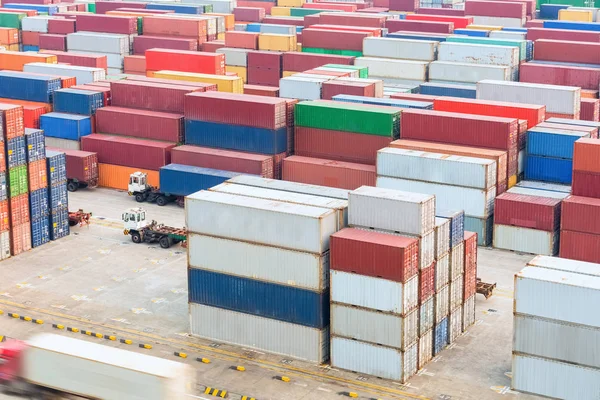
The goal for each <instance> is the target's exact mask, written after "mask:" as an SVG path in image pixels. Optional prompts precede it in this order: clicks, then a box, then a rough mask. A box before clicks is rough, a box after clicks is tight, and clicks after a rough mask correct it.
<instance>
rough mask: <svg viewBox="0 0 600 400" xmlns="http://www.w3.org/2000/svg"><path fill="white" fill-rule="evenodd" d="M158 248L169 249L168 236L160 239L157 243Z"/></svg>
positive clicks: (169, 239)
mask: <svg viewBox="0 0 600 400" xmlns="http://www.w3.org/2000/svg"><path fill="white" fill-rule="evenodd" d="M158 243H159V244H160V247H162V248H163V249H168V248H169V247H171V243H172V242H171V238H170V237H168V236H163V237H161V238H160V240H159V242H158Z"/></svg>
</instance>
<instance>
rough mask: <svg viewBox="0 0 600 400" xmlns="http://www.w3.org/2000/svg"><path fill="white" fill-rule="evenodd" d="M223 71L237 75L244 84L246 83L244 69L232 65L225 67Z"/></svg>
mask: <svg viewBox="0 0 600 400" xmlns="http://www.w3.org/2000/svg"><path fill="white" fill-rule="evenodd" d="M225 71H227V72H230V73H234V74H237V76H239V77H240V78H242V80H243V81H244V83H246V82H248V72H247V70H246V67H236V66H232V65H226V66H225Z"/></svg>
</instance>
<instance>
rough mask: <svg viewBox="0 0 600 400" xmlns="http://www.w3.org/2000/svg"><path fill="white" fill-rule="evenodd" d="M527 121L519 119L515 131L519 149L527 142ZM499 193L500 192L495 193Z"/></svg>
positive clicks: (522, 148) (523, 147)
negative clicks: (516, 130) (517, 127)
mask: <svg viewBox="0 0 600 400" xmlns="http://www.w3.org/2000/svg"><path fill="white" fill-rule="evenodd" d="M528 124H529V123H528V121H527V120H526V119H520V120H519V129H518V132H517V148H518V149H519V150H524V149H525V146H526V144H527V125H528ZM497 194H500V193H497Z"/></svg>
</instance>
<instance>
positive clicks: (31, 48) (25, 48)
mask: <svg viewBox="0 0 600 400" xmlns="http://www.w3.org/2000/svg"><path fill="white" fill-rule="evenodd" d="M23 51H33V52H38V51H40V46H32V45H29V44H24V45H23Z"/></svg>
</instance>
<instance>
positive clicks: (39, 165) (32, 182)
mask: <svg viewBox="0 0 600 400" xmlns="http://www.w3.org/2000/svg"><path fill="white" fill-rule="evenodd" d="M27 172H28V174H29V190H31V191H34V190H38V189H42V188H45V187H47V186H48V176H47V174H46V159H43V160H38V161H34V162H30V163H29V164H27Z"/></svg>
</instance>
